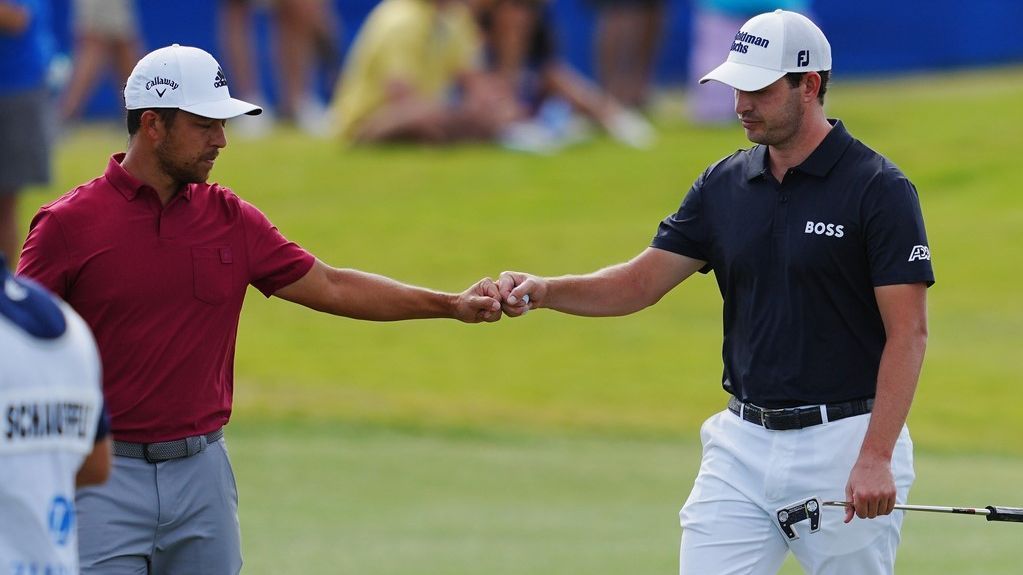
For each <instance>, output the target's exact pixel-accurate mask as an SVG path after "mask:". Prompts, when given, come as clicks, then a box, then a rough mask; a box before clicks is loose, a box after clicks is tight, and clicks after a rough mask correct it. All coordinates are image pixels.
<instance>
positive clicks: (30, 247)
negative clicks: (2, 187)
mask: <svg viewBox="0 0 1023 575" xmlns="http://www.w3.org/2000/svg"><path fill="white" fill-rule="evenodd" d="M70 261H71V258H70V254H69V252H68V244H67V238H66V237H65V235H64V229H63V228H62V227H61V225H60V222H59V221H58V219H57V216H56V214H54V213H53V212H52V211H50V210H48V209H46V208H45V207H44V208H42V209H40V210H39V212H37V213H36V215H35V217H34V218H32V223H31V225H30V226H29V230H28V238H27V239H26V240H25V245H24V247H23V248H22V250H21V259H20V260H19V261H18V275H23V276H26V277H29V278H32V279H33V280H35V281H36V282H38V283H39V284H41V285H42V286H43V287H45V288H46V289H48V290H50V291H51V292H53V293H55V294H57V295H58V296H60V297H61V299H66V298H67V293H68V290H69V288H70V282H71V279H70V278H71V276H72V272H71V270H70Z"/></svg>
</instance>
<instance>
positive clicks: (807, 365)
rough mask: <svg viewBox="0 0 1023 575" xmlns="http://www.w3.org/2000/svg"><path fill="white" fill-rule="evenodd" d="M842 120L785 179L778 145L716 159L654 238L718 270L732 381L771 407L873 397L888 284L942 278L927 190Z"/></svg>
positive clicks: (729, 385)
mask: <svg viewBox="0 0 1023 575" xmlns="http://www.w3.org/2000/svg"><path fill="white" fill-rule="evenodd" d="M830 122H831V123H832V124H833V126H834V127H833V128H832V129H831V131H830V132H829V133H828V135H827V136H826V137H825V138H824V140H823V141H822V142H821V144H820V145H819V146H818V147H817V149H816V150H814V152H813V153H812V154H810V156H809V157H808V158H807V159H806V160H805V161H804V162H803V163H802V164H800V165H799V166H797V167H795V168H793V169H791V170H790V171H789V172H788V173H787V174H786V175H785V178H784V182H782V183H780V184H779V183H778V181H777V180H775V178H774V176H773V175H772V174H771V171H770V169H769V168H768V157H767V148H766V147H765V146H760V145H758V146H754V147H753V148H750V149H748V150H740V151H738V152H736V153H735V154H733V155H731V156H729V157H727V158H725V159H723V160H721V161H719V162H717V163H716V164H714V165H712V166H710V167H709V168H707V170H706V171H705V172H703V174H701V175H700V176H699V177H698V178H697V179H696V182H695V183H694V184H693V187H692V188H691V189H690V190H689V193H688V194H686V196H685V199H684V200H683V201H682V205H681V207H680V208H679V210H678V212H676V213H674V214H672V215H670V216H668V217H667V218H665V219H664V221H663V222H661V224H660V226H659V228H658V230H657V235H656V236H655V237H654V240H653V243H652V246H653V247H655V248H659V249H663V250H667V251H671V252H674V253H678V254H682V255H685V256H688V257H691V258H695V259H698V260H702V261H705V262H707V265H706V266H705V267H704V269H702V270H701V271H702V272H704V273H707V272H709V271H710V270H713V271H714V276H715V277H716V279H717V283H718V288H719V289H720V290H721V296H722V297H723V298H724V314H723V315H724V317H723V320H724V342H723V346H722V357H723V359H724V375H723V378H722V379H723V386H724V388H725V390H726V391H728V392H729V393H731V394H732V395H734V396H735V397H737V398H739V399H740V400H742V401H748V402H751V403H754V404H757V405H760V406H762V407H770V408H776V407H791V406H796V405H808V404H817V403H832V402H841V401H848V400H852V399H860V398H866V397H873V396H874V393H875V390H876V388H877V372H878V367H879V365H880V361H881V351H882V349H883V348H884V344H885V331H884V325H883V324H882V322H881V313H880V311H879V310H878V307H877V301H876V299H875V298H874V288H875V287H876V286H884V285H893V284H906V283H918V282H921V283H926V284H927V285H931V284H933V283H934V272H933V270H932V268H931V256H930V250H929V248H928V245H927V235H926V232H925V230H924V222H923V216H922V214H921V212H920V203H919V198H918V197H917V192H916V188H915V187H914V186H913V184H912V183H911V182H910V181H909V180H908V179H907V178H906V176H905V175H904V174H903V173H902V172H901V171H900V170H899V168H898V167H896V166H895V165H894V164H892V163H891V162H890V161H888V160H887V159H886V158H884V157H883V156H881V155H880V154H878V153H877V152H875V151H873V150H871V149H870V148H868V147H867V146H865V145H864V144H863V143H862V142H860V141H858V140H856V139H855V138H853V137H852V136H851V135H850V134H849V132H848V131H846V129H845V126H843V125H842V123H841V122H840V121H837V120H830Z"/></svg>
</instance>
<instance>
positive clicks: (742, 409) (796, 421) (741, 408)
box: [728, 397, 874, 431]
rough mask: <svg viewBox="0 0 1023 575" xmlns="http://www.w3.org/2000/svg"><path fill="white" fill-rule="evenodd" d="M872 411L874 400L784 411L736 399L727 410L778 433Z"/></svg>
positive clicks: (785, 409) (786, 409)
mask: <svg viewBox="0 0 1023 575" xmlns="http://www.w3.org/2000/svg"><path fill="white" fill-rule="evenodd" d="M873 408H874V399H873V398H870V399H857V400H854V401H845V402H842V403H828V404H825V405H813V406H809V407H789V408H784V409H766V408H763V407H757V406H756V405H753V404H752V403H743V402H741V401H739V400H738V399H736V398H734V397H733V398H731V399H729V400H728V411H731V412H732V413H734V414H736V415H738V416H739V417H741V418H743V419H745V420H746V421H748V422H750V423H755V424H757V425H760V426H762V427H766V428H767V429H773V430H779V431H781V430H786V429H803V428H804V427H810V426H813V425H820V424H822V423H827V422H829V421H838V420H839V419H845V418H846V417H852V416H854V415H863V414H864V413H870V410H871V409H873ZM824 414H827V419H825V415H824Z"/></svg>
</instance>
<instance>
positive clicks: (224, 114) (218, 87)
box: [124, 44, 263, 120]
mask: <svg viewBox="0 0 1023 575" xmlns="http://www.w3.org/2000/svg"><path fill="white" fill-rule="evenodd" d="M124 104H125V107H126V108H127V109H129V110H139V109H145V108H179V109H181V110H184V111H186V112H191V113H193V114H195V115H197V116H202V117H204V118H214V119H217V120H226V119H228V118H234V117H236V116H241V115H242V114H249V115H250V116H255V115H257V114H260V113H262V111H263V109H262V108H260V107H259V106H257V105H255V104H250V103H248V102H243V101H241V100H236V99H234V98H232V97H231V93H230V92H228V90H227V77H226V76H224V71H223V70H222V69H221V68H220V64H217V61H216V59H214V58H213V56H211V55H210V54H209V52H206V51H204V50H200V49H199V48H192V47H190V46H179V45H177V44H173V45H171V46H167V47H166V48H160V49H159V50H154V51H152V52H150V53H148V54H146V55H145V57H143V58H142V59H141V60H139V63H138V64H136V65H135V69H134V70H132V71H131V76H129V77H128V82H127V84H126V85H125V86H124Z"/></svg>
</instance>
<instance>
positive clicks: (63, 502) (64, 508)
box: [49, 495, 75, 546]
mask: <svg viewBox="0 0 1023 575" xmlns="http://www.w3.org/2000/svg"><path fill="white" fill-rule="evenodd" d="M49 526H50V536H51V537H53V541H54V542H55V543H56V544H57V545H61V546H63V545H67V542H68V540H69V539H70V538H71V533H72V529H74V528H75V506H74V504H73V503H72V502H71V501H69V500H68V499H67V498H66V497H64V496H63V495H58V496H56V497H54V498H53V502H51V503H50V514H49Z"/></svg>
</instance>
